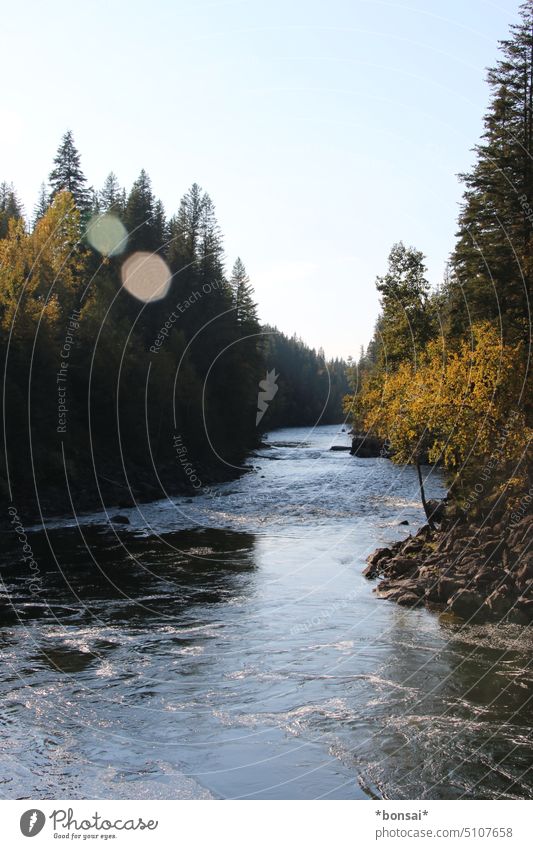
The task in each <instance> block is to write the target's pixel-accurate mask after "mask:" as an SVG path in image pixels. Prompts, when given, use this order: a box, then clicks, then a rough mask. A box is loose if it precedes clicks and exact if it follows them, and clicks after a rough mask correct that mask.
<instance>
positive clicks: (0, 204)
mask: <svg viewBox="0 0 533 849" xmlns="http://www.w3.org/2000/svg"><path fill="white" fill-rule="evenodd" d="M21 218H22V204H21V203H20V201H19V199H18V197H17V193H16V191H15V187H14V186H13V183H5V182H4V183H0V239H5V237H6V236H7V231H8V226H9V222H10V221H11V219H21Z"/></svg>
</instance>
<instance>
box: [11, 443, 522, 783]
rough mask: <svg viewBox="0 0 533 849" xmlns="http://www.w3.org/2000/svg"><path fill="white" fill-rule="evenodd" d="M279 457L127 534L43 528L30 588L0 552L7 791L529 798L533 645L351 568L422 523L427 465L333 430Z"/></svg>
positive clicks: (69, 525)
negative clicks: (384, 593)
mask: <svg viewBox="0 0 533 849" xmlns="http://www.w3.org/2000/svg"><path fill="white" fill-rule="evenodd" d="M268 442H269V444H270V447H268V448H264V449H261V450H260V451H258V452H256V453H255V454H254V455H253V456H252V457H251V458H250V463H251V464H252V465H253V467H254V470H253V471H251V472H249V473H248V474H245V475H244V476H243V477H241V478H240V479H239V480H237V481H233V482H229V483H225V484H222V485H218V486H217V487H215V488H214V489H213V490H212V491H208V492H207V493H204V494H201V495H198V496H196V497H195V498H193V499H187V498H185V497H183V498H182V497H179V498H176V499H174V500H173V501H170V500H167V501H160V502H156V503H152V504H144V505H140V506H139V508H138V509H131V510H121V511H120V512H121V514H123V515H126V516H127V517H128V519H129V520H130V524H129V525H117V524H114V525H112V524H110V523H109V522H108V521H107V519H106V516H105V514H93V515H90V516H87V515H84V516H81V517H79V520H78V521H77V522H76V521H73V520H71V521H70V522H68V521H57V522H48V523H47V524H46V527H45V528H42V527H40V528H36V529H34V530H33V532H32V533H28V538H29V541H30V544H31V547H32V551H33V555H34V558H35V561H36V562H37V564H38V567H39V572H38V574H36V576H33V581H34V584H35V581H37V582H38V587H39V593H38V594H36V593H33V594H32V593H31V592H30V589H29V583H30V577H29V575H28V570H27V569H26V568H25V567H24V565H23V563H22V559H21V558H22V553H21V550H20V547H19V548H16V547H15V542H9V545H10V546H11V548H10V549H9V550H6V548H4V550H3V552H2V555H1V569H2V580H3V586H2V590H3V595H4V607H3V612H2V616H1V620H0V651H1V659H2V663H1V666H0V670H1V675H0V696H1V703H2V711H1V728H2V731H1V742H0V793H1V794H2V795H3V797H5V798H133V799H135V798H163V799H174V798H233V799H235V798H250V799H272V798H282V799H315V798H330V799H364V798H389V799H405V798H427V799H438V798H459V797H464V798H499V797H505V798H533V773H532V771H531V768H532V765H533V757H532V753H533V749H532V745H531V737H530V735H531V724H532V719H533V709H532V701H531V699H532V696H533V672H532V666H531V664H532V661H533V640H532V637H531V634H530V632H529V630H528V629H526V628H521V627H520V626H513V625H509V626H502V625H497V626H490V625H487V626H475V627H473V626H468V627H465V626H464V625H462V624H461V622H460V621H458V620H453V619H452V618H449V617H448V618H447V617H446V616H442V615H441V616H440V617H439V616H438V615H437V614H435V613H431V612H429V611H426V610H416V609H415V610H412V609H406V608H401V607H398V606H397V605H395V604H394V603H391V602H386V601H382V600H379V599H377V598H376V597H375V595H374V594H373V592H372V589H373V586H375V584H374V582H369V581H368V580H366V579H364V578H363V577H362V575H361V571H362V569H363V567H364V561H365V557H366V556H367V555H368V554H369V553H370V552H371V551H372V550H373V549H374V548H376V546H378V545H382V544H385V543H386V542H389V541H392V540H395V539H399V538H403V537H405V536H407V535H408V534H409V533H410V532H414V531H415V530H416V528H417V527H418V526H419V525H420V524H421V523H422V521H423V516H422V512H421V509H420V506H419V498H418V492H417V482H416V474H415V472H414V470H413V469H412V468H406V469H401V468H398V467H395V466H394V465H393V464H392V463H391V462H389V461H388V460H385V459H365V460H363V459H356V458H353V457H351V456H349V454H347V453H345V452H341V451H339V452H336V451H330V450H329V449H330V447H331V445H333V444H336V445H342V444H348V436H347V434H346V433H343V432H342V431H341V430H340V427H319V428H316V429H315V430H313V431H308V430H305V429H295V428H292V429H290V430H283V431H281V430H280V431H275V432H272V433H271V434H270V435H269V437H268ZM428 490H429V494H430V495H432V496H439V495H441V494H442V493H443V491H444V490H443V485H442V482H441V481H440V479H439V477H438V475H434V476H433V479H432V480H430V481H429V482H428ZM115 512H116V511H115ZM403 520H407V521H408V522H409V525H408V526H406V525H400V522H401V521H403ZM17 545H18V543H17Z"/></svg>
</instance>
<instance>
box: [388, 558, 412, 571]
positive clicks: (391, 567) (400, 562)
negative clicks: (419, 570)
mask: <svg viewBox="0 0 533 849" xmlns="http://www.w3.org/2000/svg"><path fill="white" fill-rule="evenodd" d="M415 568H416V563H415V561H414V560H412V559H411V558H410V557H402V556H401V555H400V554H397V555H396V556H395V557H393V558H392V560H389V561H388V563H387V572H388V573H390V574H391V575H405V574H406V572H410V571H411V569H415Z"/></svg>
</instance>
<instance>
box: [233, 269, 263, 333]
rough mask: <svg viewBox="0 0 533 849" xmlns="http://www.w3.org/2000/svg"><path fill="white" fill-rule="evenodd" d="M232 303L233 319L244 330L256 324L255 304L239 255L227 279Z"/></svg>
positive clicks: (248, 329) (248, 279)
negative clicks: (228, 279) (233, 309)
mask: <svg viewBox="0 0 533 849" xmlns="http://www.w3.org/2000/svg"><path fill="white" fill-rule="evenodd" d="M229 285H230V289H231V298H232V303H233V306H234V308H235V321H236V322H237V324H238V325H239V326H240V327H241V328H243V329H244V330H245V331H246V332H249V331H250V329H251V328H255V327H257V326H258V321H257V304H256V303H255V302H254V298H253V289H252V286H251V285H250V278H249V277H248V275H247V273H246V268H245V266H244V263H243V261H242V260H241V258H240V257H237V259H236V260H235V263H234V265H233V269H232V272H231V277H230V281H229Z"/></svg>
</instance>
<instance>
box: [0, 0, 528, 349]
mask: <svg viewBox="0 0 533 849" xmlns="http://www.w3.org/2000/svg"><path fill="white" fill-rule="evenodd" d="M517 10H518V2H515V1H514V0H512V2H511V0H500V2H488V0H448V1H447V2H446V3H443V2H442V0H407V2H401V0H389V2H384V1H383V2H382V0H327V2H326V0H320V2H318V0H285V2H282V0H268V2H266V1H265V0H211V2H205V0H152V2H149V3H148V2H136V0H133V2H132V1H131V0H130V2H122V0H118V1H117V2H113V0H106V2H102V0H92V2H91V3H84V4H78V3H73V2H72V0H70V2H61V0H49V2H46V3H42V2H40V0H30V2H21V3H20V4H18V5H16V4H9V11H8V10H7V7H4V14H3V16H2V29H1V32H0V50H1V55H2V65H3V68H4V76H5V84H4V86H3V92H2V105H1V107H0V118H1V122H2V134H1V141H0V179H6V180H8V181H10V180H13V182H14V183H15V185H16V186H17V188H18V190H19V194H20V196H21V198H22V200H23V201H24V203H25V205H26V207H27V209H28V211H30V212H31V210H32V208H33V204H34V202H35V200H36V196H37V192H38V188H39V185H40V183H41V181H42V180H43V179H45V178H46V177H47V175H48V173H49V171H50V167H51V161H52V158H53V156H54V153H55V150H56V148H57V145H58V143H59V140H60V137H61V135H62V134H63V132H64V131H65V129H67V128H70V129H72V131H73V133H74V137H75V140H76V143H77V146H78V148H79V150H80V152H81V155H82V165H83V168H84V170H85V173H86V175H87V177H88V179H89V181H90V182H91V183H93V184H94V185H96V186H98V187H99V186H100V185H101V184H102V182H103V180H104V178H105V176H106V174H107V173H108V172H109V171H110V170H111V169H113V170H114V171H115V172H116V173H117V175H118V177H119V179H120V181H121V183H123V184H124V185H126V186H127V187H129V186H130V185H131V182H132V181H133V180H134V179H135V177H136V176H137V174H138V172H139V171H140V169H141V168H142V167H144V168H146V170H147V171H148V172H149V174H150V176H151V178H152V182H153V186H154V190H155V192H156V194H157V195H158V196H160V197H161V198H162V200H163V202H164V204H165V207H166V209H167V212H168V213H172V212H173V211H175V209H176V208H177V206H178V203H179V199H180V197H181V195H182V194H183V193H184V191H186V189H187V188H188V187H189V185H190V184H191V183H192V182H194V181H196V182H198V183H200V184H201V185H202V186H203V188H204V189H206V190H207V191H208V192H209V193H210V195H211V197H212V198H213V200H214V202H215V204H216V207H217V213H218V217H219V221H220V223H221V226H222V229H223V232H224V234H225V245H226V251H227V257H228V263H229V264H231V263H232V262H233V259H234V258H235V256H236V255H237V254H240V255H241V257H242V259H243V260H244V262H245V264H246V266H247V268H248V272H249V274H250V276H251V278H252V282H253V283H254V285H255V289H256V296H257V300H258V303H259V310H260V317H261V319H262V320H263V321H268V322H269V323H273V324H277V326H278V327H279V328H280V329H281V330H283V331H285V332H288V333H292V332H293V331H296V332H297V333H298V334H299V335H300V336H302V337H303V338H304V339H305V341H306V342H308V343H309V344H311V345H313V346H315V347H318V346H320V345H322V346H323V347H324V348H325V351H326V354H327V355H329V356H337V355H340V356H347V355H348V354H353V355H357V353H358V349H359V346H360V345H361V344H366V343H367V342H368V340H369V338H370V335H371V333H372V327H373V323H374V321H375V318H376V315H377V312H378V301H377V296H376V293H375V288H374V279H375V276H376V274H379V273H383V271H384V269H385V266H386V257H387V254H388V251H389V249H390V246H391V244H392V243H393V242H394V241H398V240H400V239H402V240H403V241H404V242H406V243H408V244H414V245H416V246H417V247H418V248H420V249H421V250H422V251H423V252H424V253H425V254H426V255H427V258H428V266H429V276H430V280H431V282H432V283H434V284H435V283H437V282H439V281H440V280H441V279H442V274H443V269H444V264H445V261H446V257H447V256H448V254H449V251H450V250H451V248H452V246H453V238H454V232H455V222H456V216H457V204H458V201H459V200H460V197H461V188H460V185H459V184H458V182H457V180H456V177H455V175H456V173H457V172H460V171H461V170H464V169H465V168H467V167H468V165H469V163H470V162H471V161H472V154H471V152H470V149H471V148H472V146H473V145H474V144H475V143H476V141H477V139H478V136H479V134H480V132H481V128H482V115H483V112H484V109H485V106H486V103H487V98H488V89H487V86H486V84H485V81H484V77H485V68H486V66H487V65H490V64H491V63H493V62H494V60H495V58H496V55H497V40H498V39H499V38H504V37H505V36H506V35H507V31H508V24H509V23H511V22H513V21H515V20H516V18H517Z"/></svg>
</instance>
